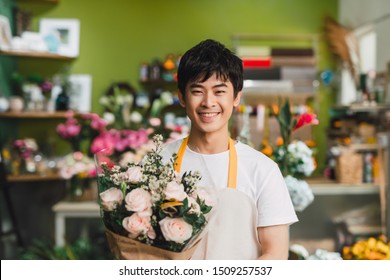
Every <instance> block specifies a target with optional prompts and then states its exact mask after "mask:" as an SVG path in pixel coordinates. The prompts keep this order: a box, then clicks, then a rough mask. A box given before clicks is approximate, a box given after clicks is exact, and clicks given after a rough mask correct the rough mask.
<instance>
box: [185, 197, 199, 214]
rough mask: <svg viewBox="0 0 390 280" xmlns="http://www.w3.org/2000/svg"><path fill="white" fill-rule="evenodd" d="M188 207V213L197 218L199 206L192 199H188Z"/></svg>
mask: <svg viewBox="0 0 390 280" xmlns="http://www.w3.org/2000/svg"><path fill="white" fill-rule="evenodd" d="M188 206H189V207H190V210H189V213H191V214H192V213H193V214H196V215H197V216H199V214H200V206H199V204H198V203H197V202H196V200H195V199H194V198H193V197H189V198H188Z"/></svg>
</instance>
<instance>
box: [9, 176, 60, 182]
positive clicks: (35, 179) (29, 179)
mask: <svg viewBox="0 0 390 280" xmlns="http://www.w3.org/2000/svg"><path fill="white" fill-rule="evenodd" d="M63 180H64V179H62V178H61V177H60V176H59V175H58V174H52V175H39V174H22V175H8V176H7V181H8V182H9V183H28V182H42V181H63Z"/></svg>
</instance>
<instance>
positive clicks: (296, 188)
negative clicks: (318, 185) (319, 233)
mask: <svg viewBox="0 0 390 280" xmlns="http://www.w3.org/2000/svg"><path fill="white" fill-rule="evenodd" d="M284 180H285V182H286V185H287V189H288V192H289V193H290V196H291V200H292V203H293V205H294V209H295V210H296V211H299V212H300V211H303V210H304V209H305V208H306V207H307V206H309V204H310V203H312V202H313V200H314V195H313V192H312V190H311V189H310V187H309V185H308V184H307V183H306V181H304V180H298V179H297V178H294V177H292V176H290V175H287V176H286V177H285V178H284Z"/></svg>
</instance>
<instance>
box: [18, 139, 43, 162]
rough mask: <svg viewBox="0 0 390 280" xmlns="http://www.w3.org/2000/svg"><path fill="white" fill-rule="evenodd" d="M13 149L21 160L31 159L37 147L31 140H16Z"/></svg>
mask: <svg viewBox="0 0 390 280" xmlns="http://www.w3.org/2000/svg"><path fill="white" fill-rule="evenodd" d="M13 147H14V149H15V150H16V151H17V152H18V154H19V155H20V157H21V158H22V159H23V160H26V159H29V158H31V157H32V156H33V154H34V152H36V151H37V150H38V145H37V143H36V142H35V139H32V138H25V139H16V140H15V141H14V143H13Z"/></svg>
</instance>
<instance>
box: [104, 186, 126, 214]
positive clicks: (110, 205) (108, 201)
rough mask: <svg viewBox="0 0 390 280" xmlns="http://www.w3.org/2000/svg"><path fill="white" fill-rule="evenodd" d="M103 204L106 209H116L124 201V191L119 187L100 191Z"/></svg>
mask: <svg viewBox="0 0 390 280" xmlns="http://www.w3.org/2000/svg"><path fill="white" fill-rule="evenodd" d="M100 199H101V206H102V208H103V209H104V210H105V211H112V210H114V209H115V208H116V207H117V205H119V204H121V203H122V201H123V193H122V191H121V190H119V189H117V188H110V189H108V190H106V191H104V192H102V193H100Z"/></svg>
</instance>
